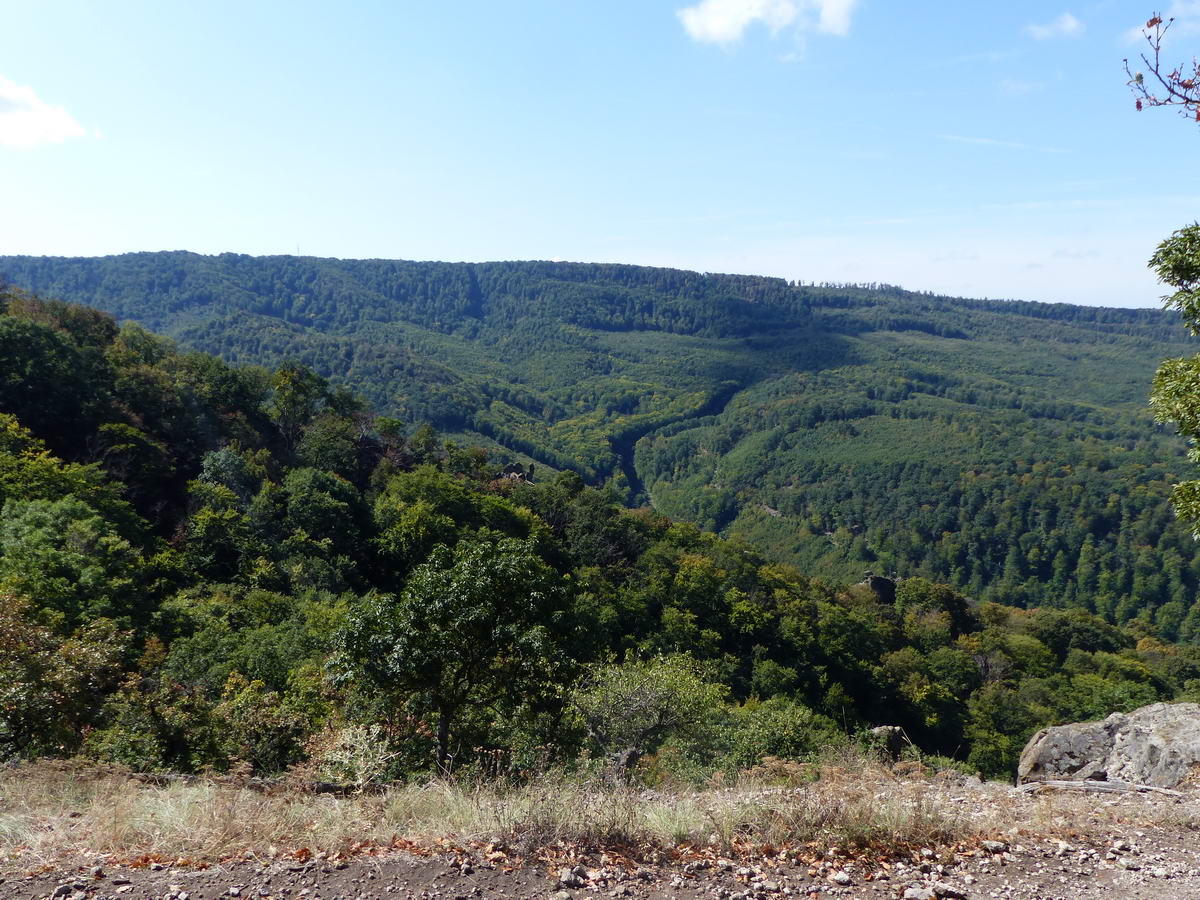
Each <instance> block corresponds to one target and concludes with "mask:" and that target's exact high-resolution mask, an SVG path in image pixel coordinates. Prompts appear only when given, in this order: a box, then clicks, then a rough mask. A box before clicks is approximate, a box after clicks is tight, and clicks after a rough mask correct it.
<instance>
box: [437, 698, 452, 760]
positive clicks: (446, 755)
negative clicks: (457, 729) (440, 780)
mask: <svg viewBox="0 0 1200 900" xmlns="http://www.w3.org/2000/svg"><path fill="white" fill-rule="evenodd" d="M437 764H438V771H439V772H441V773H442V774H443V775H448V774H450V714H449V713H448V712H447V711H446V707H445V706H439V707H438V727H437Z"/></svg>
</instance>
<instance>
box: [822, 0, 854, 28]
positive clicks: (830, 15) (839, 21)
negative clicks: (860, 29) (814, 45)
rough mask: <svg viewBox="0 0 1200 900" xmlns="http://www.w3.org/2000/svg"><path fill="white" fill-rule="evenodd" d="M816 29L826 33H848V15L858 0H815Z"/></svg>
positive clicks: (851, 13) (851, 12)
mask: <svg viewBox="0 0 1200 900" xmlns="http://www.w3.org/2000/svg"><path fill="white" fill-rule="evenodd" d="M816 5H817V11H818V18H817V30H818V31H824V32H826V33H827V34H840V35H842V36H845V35H847V34H849V33H850V17H851V16H852V15H853V14H854V7H855V6H857V5H858V0H817V4H816Z"/></svg>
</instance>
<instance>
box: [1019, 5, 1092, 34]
mask: <svg viewBox="0 0 1200 900" xmlns="http://www.w3.org/2000/svg"><path fill="white" fill-rule="evenodd" d="M1025 31H1026V32H1027V33H1029V34H1030V35H1032V36H1033V38H1034V39H1035V40H1039V41H1047V40H1050V39H1051V38H1060V37H1079V36H1080V35H1081V34H1083V23H1082V22H1080V21H1079V20H1078V19H1077V18H1075V17H1074V16H1073V15H1071V14H1070V13H1069V12H1065V13H1063V14H1062V15H1061V16H1059V17H1058V18H1057V19H1055V20H1054V21H1053V22H1047V23H1046V24H1045V25H1026V26H1025Z"/></svg>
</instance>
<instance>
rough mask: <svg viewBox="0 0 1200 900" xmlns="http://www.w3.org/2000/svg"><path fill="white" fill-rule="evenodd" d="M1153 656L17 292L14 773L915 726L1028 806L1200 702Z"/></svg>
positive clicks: (411, 767)
mask: <svg viewBox="0 0 1200 900" xmlns="http://www.w3.org/2000/svg"><path fill="white" fill-rule="evenodd" d="M1145 631H1146V627H1145V625H1144V624H1143V623H1142V622H1141V621H1134V622H1132V623H1130V624H1128V625H1126V626H1124V627H1117V626H1113V625H1111V624H1109V623H1106V622H1104V621H1103V620H1102V619H1100V618H1099V617H1098V616H1095V615H1092V614H1089V613H1087V612H1085V611H1083V610H1078V609H1077V610H1069V611H1060V610H1054V609H1047V608H1043V609H1037V610H1020V609H1016V608H1012V607H1006V606H1002V605H999V604H994V603H986V602H984V603H978V602H972V601H971V600H969V599H968V598H967V597H965V596H963V595H962V594H961V593H960V592H956V591H954V590H952V589H950V588H948V587H946V586H944V585H938V584H934V583H932V582H931V581H929V580H926V579H922V578H910V579H905V580H903V581H901V582H900V583H899V584H891V585H890V589H888V585H887V584H885V585H883V586H882V587H880V588H879V589H874V588H869V587H865V586H855V587H850V588H838V587H835V586H831V585H829V584H826V583H823V582H822V581H821V580H818V579H814V578H810V577H808V576H806V575H804V574H802V573H801V572H799V571H797V570H796V569H794V568H792V567H790V566H787V565H781V564H778V563H777V562H774V561H772V560H770V559H769V558H767V557H765V556H764V555H762V554H761V553H758V552H757V551H755V550H754V549H753V548H751V547H750V546H748V545H747V544H745V543H744V542H741V541H737V540H726V539H722V538H720V537H717V536H715V535H712V534H709V533H705V532H702V531H701V530H699V529H698V528H696V527H695V526H694V525H690V524H686V523H678V522H672V521H671V520H669V519H667V518H665V517H662V516H658V515H656V514H654V513H653V512H651V511H649V510H646V509H639V510H630V509H627V508H624V507H622V506H621V505H620V504H619V503H618V502H617V499H616V497H615V495H614V494H613V493H611V492H609V491H606V490H602V489H597V488H590V487H587V486H585V485H584V484H583V480H582V479H581V478H580V477H579V476H578V475H577V474H575V473H573V472H561V473H558V474H556V475H553V476H550V475H548V474H546V473H541V472H539V473H538V476H537V477H536V478H535V479H533V480H529V479H527V478H524V477H521V476H520V475H519V474H517V473H513V472H510V471H506V470H505V468H504V467H502V466H501V465H500V464H499V463H498V462H497V461H495V460H491V459H489V458H488V455H487V454H486V453H485V452H482V451H480V450H479V449H477V448H476V449H472V448H466V447H462V446H457V445H455V444H453V443H448V442H446V441H444V440H442V439H441V438H439V436H438V435H436V434H435V433H434V432H433V431H432V430H431V429H429V428H428V427H422V428H418V429H415V430H413V431H412V432H411V433H409V430H408V429H406V428H404V427H403V424H402V423H401V422H399V421H397V420H395V419H393V418H389V417H385V416H376V415H375V414H373V413H372V411H371V410H370V409H369V408H368V407H367V405H366V404H365V403H364V402H363V401H362V400H361V399H360V398H358V397H355V396H354V395H352V394H350V393H349V392H347V391H345V390H344V389H341V388H338V387H334V386H332V385H330V384H329V383H327V382H326V381H325V380H323V379H322V378H320V377H319V376H317V375H315V374H314V373H313V372H312V371H310V370H308V369H306V368H305V367H303V366H300V365H295V364H288V365H285V366H282V367H280V368H277V369H265V368H261V367H256V366H245V367H243V366H233V365H230V364H228V363H225V362H223V361H222V360H220V359H218V358H216V357H213V356H210V355H207V354H204V353H200V352H196V351H191V352H180V351H179V350H178V349H177V348H176V347H175V346H174V345H173V344H172V342H171V341H169V340H167V339H164V338H162V337H159V336H157V335H154V334H152V333H150V332H148V331H146V330H145V329H143V328H142V327H140V326H139V325H137V324H135V323H126V324H124V325H123V326H118V324H117V323H116V322H115V321H114V320H113V319H111V318H110V317H109V316H107V315H105V314H103V313H100V312H97V311H96V310H92V309H88V308H84V307H80V306H75V305H71V304H66V303H62V302H58V301H45V300H41V299H38V298H36V297H32V296H29V295H27V294H25V293H24V292H21V291H18V290H0V761H8V760H10V759H22V758H34V757H39V756H63V755H76V754H79V755H83V756H86V757H90V758H94V759H100V760H107V761H112V762H118V763H122V764H125V765H129V766H132V767H134V768H136V769H139V770H167V771H178V770H183V771H199V770H204V769H207V768H214V769H217V770H228V769H231V768H238V769H241V768H243V767H244V766H247V765H248V766H250V767H251V768H252V769H253V770H255V771H258V772H262V773H271V772H279V771H281V770H284V769H286V768H288V767H290V766H293V765H300V766H303V767H306V768H305V769H304V770H303V771H305V772H308V773H310V774H311V775H314V776H317V777H321V778H325V779H332V780H340V781H343V782H348V783H351V784H363V783H366V781H364V779H366V780H380V779H388V778H401V777H407V776H409V775H412V774H414V773H419V772H425V771H429V770H430V769H431V768H432V767H433V766H434V765H435V764H436V765H438V766H439V767H440V768H441V770H442V771H447V770H449V769H450V768H451V767H453V768H454V769H455V770H456V771H461V770H462V769H463V768H468V769H470V768H472V767H474V768H476V769H477V770H478V771H487V772H493V773H494V772H496V771H498V770H499V771H506V772H512V773H514V774H521V773H525V772H542V771H544V770H545V768H546V766H547V765H548V764H553V765H559V766H566V767H569V768H579V769H582V770H584V771H595V768H596V767H595V763H597V762H602V761H604V760H613V761H621V760H623V761H624V762H625V764H627V765H629V764H632V763H634V762H636V761H637V759H638V758H639V756H640V757H644V764H643V765H642V767H641V768H640V769H639V771H638V775H639V777H643V778H645V779H647V780H649V781H651V782H655V781H661V780H664V779H690V780H703V779H706V778H709V777H710V776H711V775H712V774H714V773H715V772H722V773H725V774H734V773H736V772H738V771H740V770H742V769H745V768H746V767H749V766H754V765H756V764H758V763H759V762H760V760H762V758H763V757H766V756H776V757H784V758H788V759H803V758H807V757H808V756H810V755H812V754H813V753H815V752H818V751H819V750H821V749H822V748H828V747H829V746H830V745H831V744H836V743H837V742H839V741H843V740H846V737H847V736H846V732H847V731H856V730H860V729H862V728H863V727H865V726H869V725H876V724H889V725H900V726H901V727H903V728H904V729H905V730H906V733H907V734H908V735H909V736H910V737H911V738H912V740H914V741H915V742H916V743H917V744H918V745H919V746H920V747H921V748H922V749H924V750H926V751H929V752H934V753H942V754H952V755H954V756H955V757H957V758H959V759H960V760H961V761H964V762H966V763H967V764H968V765H969V766H970V767H971V768H972V769H975V770H981V771H984V772H988V773H997V774H999V773H1011V770H1012V768H1013V766H1014V765H1015V761H1016V756H1017V753H1018V752H1019V750H1020V748H1021V747H1022V746H1023V745H1024V743H1025V741H1026V740H1027V738H1028V737H1029V735H1030V734H1031V733H1032V732H1033V731H1035V730H1037V729H1038V728H1040V727H1042V726H1045V725H1048V724H1054V723H1059V722H1064V721H1073V720H1077V719H1083V718H1094V717H1098V716H1103V715H1107V714H1108V713H1110V712H1112V711H1113V710H1129V709H1133V708H1135V707H1137V706H1141V705H1143V704H1146V703H1149V702H1152V701H1155V700H1167V699H1172V698H1192V699H1194V698H1196V697H1200V647H1196V646H1190V647H1189V646H1182V645H1178V644H1168V643H1164V642H1162V641H1160V640H1157V639H1155V638H1153V637H1150V636H1147V635H1146V633H1145ZM630 692H633V693H632V694H631V693H630ZM634 701H636V702H634ZM647 704H649V705H647ZM668 710H669V714H667V712H666V711H668ZM662 722H670V723H673V724H672V725H671V727H670V728H669V729H664V728H663V727H661V723H662ZM607 774H610V775H611V774H612V773H611V772H609V773H607ZM627 774H628V773H627Z"/></svg>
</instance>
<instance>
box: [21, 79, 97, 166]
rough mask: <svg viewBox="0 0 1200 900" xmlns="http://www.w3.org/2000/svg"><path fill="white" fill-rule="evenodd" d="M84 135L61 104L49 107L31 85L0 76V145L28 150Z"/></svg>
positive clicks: (81, 128) (82, 129)
mask: <svg viewBox="0 0 1200 900" xmlns="http://www.w3.org/2000/svg"><path fill="white" fill-rule="evenodd" d="M86 134H87V131H86V130H85V129H84V127H83V126H82V125H80V124H79V123H78V122H76V121H75V119H74V118H73V117H72V116H71V114H70V113H69V112H67V111H66V110H65V109H64V108H63V107H61V106H51V105H50V104H48V103H46V102H44V101H43V100H42V99H41V98H40V97H38V95H37V94H36V93H34V90H33V88H30V87H23V86H22V85H19V84H17V83H15V82H13V81H9V80H8V79H7V78H5V77H4V76H3V75H0V147H14V148H16V149H19V150H28V149H31V148H33V147H38V146H41V145H42V144H58V143H61V142H62V141H66V140H70V139H71V138H77V137H83V136H84V135H86Z"/></svg>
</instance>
